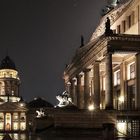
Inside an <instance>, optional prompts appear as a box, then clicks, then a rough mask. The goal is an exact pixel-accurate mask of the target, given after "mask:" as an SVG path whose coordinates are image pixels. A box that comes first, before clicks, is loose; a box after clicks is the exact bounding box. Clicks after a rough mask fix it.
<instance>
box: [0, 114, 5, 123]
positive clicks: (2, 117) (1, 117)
mask: <svg viewBox="0 0 140 140" xmlns="http://www.w3.org/2000/svg"><path fill="white" fill-rule="evenodd" d="M1 121H4V114H3V113H0V122H1Z"/></svg>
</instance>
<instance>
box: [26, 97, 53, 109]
mask: <svg viewBox="0 0 140 140" xmlns="http://www.w3.org/2000/svg"><path fill="white" fill-rule="evenodd" d="M28 107H29V108H43V107H53V105H52V104H51V103H49V102H47V101H46V100H44V99H42V98H40V97H39V98H35V99H34V100H33V101H31V102H29V103H28Z"/></svg>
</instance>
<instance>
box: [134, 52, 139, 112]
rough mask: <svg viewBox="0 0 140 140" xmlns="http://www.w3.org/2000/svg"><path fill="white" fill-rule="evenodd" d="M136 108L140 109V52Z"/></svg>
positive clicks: (137, 59)
mask: <svg viewBox="0 0 140 140" xmlns="http://www.w3.org/2000/svg"><path fill="white" fill-rule="evenodd" d="M135 99H136V105H135V106H136V109H138V110H140V101H139V100H140V54H137V55H136V97H135Z"/></svg>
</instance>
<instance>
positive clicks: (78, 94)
mask: <svg viewBox="0 0 140 140" xmlns="http://www.w3.org/2000/svg"><path fill="white" fill-rule="evenodd" d="M107 17H108V18H109V19H110V26H111V29H112V31H113V34H104V32H105V22H106V19H107ZM139 19H140V1H139V0H129V1H127V2H125V3H120V4H118V5H116V6H114V8H112V9H111V10H110V11H109V12H108V13H107V14H105V15H104V16H103V17H102V19H101V22H100V24H99V26H98V27H97V29H96V30H95V32H94V33H93V35H92V37H91V39H90V41H89V42H88V43H87V44H86V45H84V46H83V47H81V48H78V50H77V52H76V55H75V56H74V58H73V59H72V62H71V63H70V64H69V65H68V66H67V68H66V69H65V71H64V80H65V85H67V83H68V82H69V83H70V82H71V81H73V79H74V83H71V86H70V87H69V88H71V90H70V91H72V92H70V94H71V96H72V98H73V99H77V101H75V100H73V103H74V104H75V105H76V106H77V107H78V108H79V109H89V107H90V105H93V109H94V110H115V111H114V114H117V112H119V111H122V112H124V111H126V112H127V111H130V112H131V111H132V112H133V111H134V112H133V117H134V116H137V115H139V113H138V112H137V111H139V110H140V64H139V63H140V45H139V44H140V35H139V28H140V23H139V21H140V20H139ZM79 75H80V76H79ZM81 77H83V78H81ZM82 84H83V85H82ZM69 85H70V84H69ZM81 87H83V88H81ZM124 114H125V113H124ZM130 114H131V113H130ZM117 115H118V114H117ZM124 116H125V115H124ZM124 116H123V117H124ZM125 117H126V116H125ZM133 117H132V118H133ZM117 121H118V120H117V117H116V123H117ZM131 121H132V120H131ZM139 123H140V120H138V123H137V124H136V125H139ZM132 129H133V128H132Z"/></svg>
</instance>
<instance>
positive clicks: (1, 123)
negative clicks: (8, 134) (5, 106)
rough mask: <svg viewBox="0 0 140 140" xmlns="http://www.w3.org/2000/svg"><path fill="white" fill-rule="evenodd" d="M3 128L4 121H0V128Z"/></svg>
mask: <svg viewBox="0 0 140 140" xmlns="http://www.w3.org/2000/svg"><path fill="white" fill-rule="evenodd" d="M3 129H4V122H0V130H3Z"/></svg>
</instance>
